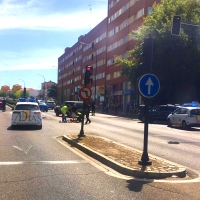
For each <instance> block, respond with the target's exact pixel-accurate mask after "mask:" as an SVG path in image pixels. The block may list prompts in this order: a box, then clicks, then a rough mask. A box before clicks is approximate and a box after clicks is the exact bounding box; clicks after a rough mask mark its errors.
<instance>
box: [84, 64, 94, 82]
mask: <svg viewBox="0 0 200 200" xmlns="http://www.w3.org/2000/svg"><path fill="white" fill-rule="evenodd" d="M92 74H93V66H90V65H86V67H85V85H87V84H89V83H92V78H91V75H92Z"/></svg>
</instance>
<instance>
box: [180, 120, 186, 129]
mask: <svg viewBox="0 0 200 200" xmlns="http://www.w3.org/2000/svg"><path fill="white" fill-rule="evenodd" d="M181 128H182V129H183V130H186V129H187V128H188V126H187V124H186V122H185V121H183V122H182V126H181Z"/></svg>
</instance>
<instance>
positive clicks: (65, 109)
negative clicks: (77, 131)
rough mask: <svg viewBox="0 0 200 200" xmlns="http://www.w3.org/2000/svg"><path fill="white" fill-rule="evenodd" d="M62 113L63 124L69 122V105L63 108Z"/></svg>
mask: <svg viewBox="0 0 200 200" xmlns="http://www.w3.org/2000/svg"><path fill="white" fill-rule="evenodd" d="M61 113H62V122H67V116H66V113H67V104H65V105H64V106H63V107H62V108H61Z"/></svg>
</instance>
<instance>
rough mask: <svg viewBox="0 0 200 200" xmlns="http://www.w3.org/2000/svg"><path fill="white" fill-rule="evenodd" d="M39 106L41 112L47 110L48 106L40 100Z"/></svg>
mask: <svg viewBox="0 0 200 200" xmlns="http://www.w3.org/2000/svg"><path fill="white" fill-rule="evenodd" d="M39 107H40V110H41V111H43V112H48V107H47V104H46V103H44V102H40V103H39Z"/></svg>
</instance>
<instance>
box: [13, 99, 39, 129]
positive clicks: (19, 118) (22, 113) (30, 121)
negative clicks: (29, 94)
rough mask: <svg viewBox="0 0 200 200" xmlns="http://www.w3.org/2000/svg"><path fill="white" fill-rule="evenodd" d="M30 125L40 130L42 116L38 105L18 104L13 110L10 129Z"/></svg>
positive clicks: (29, 103)
mask: <svg viewBox="0 0 200 200" xmlns="http://www.w3.org/2000/svg"><path fill="white" fill-rule="evenodd" d="M19 125H20V126H24V125H32V126H36V127H37V128H38V129H42V115H41V111H40V108H39V106H38V103H36V102H18V103H17V104H16V106H15V108H14V109H13V113H12V120H11V127H12V129H15V128H16V126H19Z"/></svg>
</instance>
